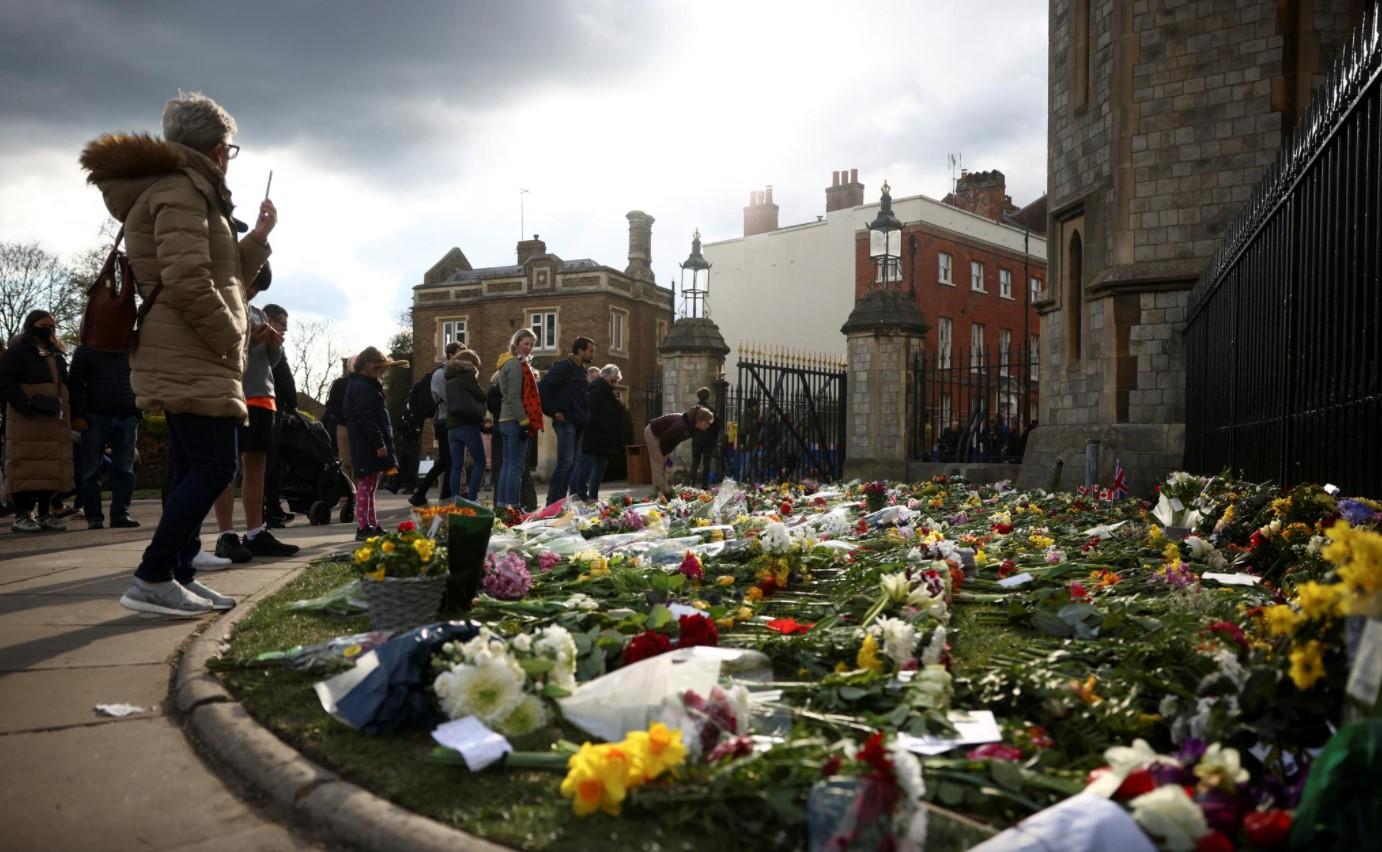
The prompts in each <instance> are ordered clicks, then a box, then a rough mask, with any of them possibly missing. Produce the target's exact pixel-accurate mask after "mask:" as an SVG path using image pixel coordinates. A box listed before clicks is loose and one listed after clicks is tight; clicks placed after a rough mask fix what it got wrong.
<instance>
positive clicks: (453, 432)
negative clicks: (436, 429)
mask: <svg viewBox="0 0 1382 852" xmlns="http://www.w3.org/2000/svg"><path fill="white" fill-rule="evenodd" d="M446 440H447V442H448V443H450V444H451V494H452V496H454V497H459V496H461V474H462V473H463V472H464V471H465V454H466V453H467V452H469V453H470V457H471V458H472V459H474V460H475V464H474V466H473V467H471V469H470V483H469V484H468V485H467V486H466V488H467V491H466V493H465V496H466V499H467V500H474V499H475V498H476V497H478V496H480V483H481V482H482V481H484V478H485V442H484V441H482V440H481V439H480V427H479V426H450V427H448V428H447V430H446Z"/></svg>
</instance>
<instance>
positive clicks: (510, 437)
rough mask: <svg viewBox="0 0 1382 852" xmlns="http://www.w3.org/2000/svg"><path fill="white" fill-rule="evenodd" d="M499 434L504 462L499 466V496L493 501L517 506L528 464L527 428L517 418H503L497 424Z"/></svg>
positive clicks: (520, 498) (521, 494)
mask: <svg viewBox="0 0 1382 852" xmlns="http://www.w3.org/2000/svg"><path fill="white" fill-rule="evenodd" d="M499 434H501V435H503V436H504V462H503V464H502V465H501V466H500V468H499V497H498V498H497V499H496V500H495V502H496V503H497V504H498V505H500V506H518V505H521V504H522V502H523V470H524V468H526V467H527V465H528V430H527V429H525V428H523V427H522V426H519V425H518V421H517V420H505V421H503V422H502V423H500V424H499Z"/></svg>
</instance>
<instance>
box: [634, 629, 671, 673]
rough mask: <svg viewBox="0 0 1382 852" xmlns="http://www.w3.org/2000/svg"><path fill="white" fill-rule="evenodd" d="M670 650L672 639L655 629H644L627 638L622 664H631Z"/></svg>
mask: <svg viewBox="0 0 1382 852" xmlns="http://www.w3.org/2000/svg"><path fill="white" fill-rule="evenodd" d="M670 650H672V640H671V639H668V638H667V637H666V636H663V635H662V634H661V633H658V632H657V631H655V630H645V631H644V632H642V633H640V634H638V635H637V636H635V637H633V638H632V639H630V640H629V644H627V645H625V646H624V657H623V664H624V665H626V666H628V665H632V664H634V663H636V662H638V661H639V660H646V659H648V658H650V657H656V656H657V655H658V654H665V653H666V652H668V651H670Z"/></svg>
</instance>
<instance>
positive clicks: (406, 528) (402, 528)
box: [398, 521, 417, 532]
mask: <svg viewBox="0 0 1382 852" xmlns="http://www.w3.org/2000/svg"><path fill="white" fill-rule="evenodd" d="M415 530H417V524H415V523H413V522H412V521H404V522H403V523H401V524H399V525H398V531H399V532H414V531H415Z"/></svg>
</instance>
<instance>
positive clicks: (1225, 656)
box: [1214, 648, 1247, 687]
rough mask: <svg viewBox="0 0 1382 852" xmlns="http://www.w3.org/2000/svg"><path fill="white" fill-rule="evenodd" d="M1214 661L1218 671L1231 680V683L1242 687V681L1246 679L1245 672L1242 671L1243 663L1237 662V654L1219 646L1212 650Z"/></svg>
mask: <svg viewBox="0 0 1382 852" xmlns="http://www.w3.org/2000/svg"><path fill="white" fill-rule="evenodd" d="M1214 662H1215V663H1217V664H1218V666H1219V672H1220V673H1221V674H1223V675H1225V676H1227V677H1228V679H1229V680H1231V681H1233V685H1234V686H1237V687H1242V685H1243V681H1244V680H1246V679H1247V674H1246V673H1245V672H1244V671H1243V664H1242V663H1240V662H1238V655H1237V654H1234V653H1233V652H1232V651H1230V650H1229V649H1227V648H1220V649H1218V650H1217V651H1215V652H1214Z"/></svg>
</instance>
